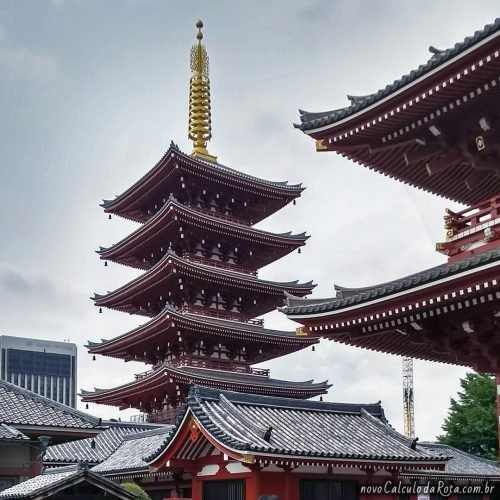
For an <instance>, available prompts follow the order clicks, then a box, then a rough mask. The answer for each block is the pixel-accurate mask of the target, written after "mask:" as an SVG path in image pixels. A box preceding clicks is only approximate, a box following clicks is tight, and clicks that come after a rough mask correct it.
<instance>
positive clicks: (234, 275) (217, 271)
mask: <svg viewBox="0 0 500 500" xmlns="http://www.w3.org/2000/svg"><path fill="white" fill-rule="evenodd" d="M170 261H173V262H175V263H177V264H178V265H179V266H182V267H183V268H186V269H188V270H193V271H204V272H206V273H207V274H211V275H214V276H215V277H218V278H220V279H225V280H228V281H230V282H234V281H237V282H243V283H246V284H248V285H249V286H260V287H271V288H279V289H286V288H288V289H300V290H304V291H305V292H307V293H310V290H311V289H313V288H315V287H316V285H315V284H313V282H312V280H311V281H307V282H305V283H299V281H298V280H293V281H284V282H281V281H269V280H261V279H259V278H257V277H256V276H254V275H252V274H246V273H241V272H238V271H233V270H228V269H221V268H217V267H215V266H212V265H207V264H202V263H200V262H197V261H191V260H188V259H186V258H184V257H179V256H178V255H177V254H176V253H175V252H173V251H172V250H167V252H166V253H165V255H164V256H163V257H162V258H161V259H160V260H159V261H158V262H157V263H156V264H155V265H154V266H153V267H151V268H149V269H148V270H147V271H146V272H145V273H143V274H141V275H140V276H138V277H137V278H135V279H133V280H131V281H129V282H128V283H126V284H125V285H123V286H121V287H119V288H117V289H116V290H113V291H112V292H108V293H106V294H98V293H95V294H94V296H93V297H91V299H92V300H94V301H95V302H97V303H98V304H99V301H100V300H103V299H107V298H109V297H113V296H115V295H118V294H119V293H120V292H122V291H124V290H127V289H128V288H132V287H133V286H134V285H137V284H138V283H142V282H143V281H145V280H146V279H147V278H148V277H149V276H152V275H155V274H157V273H158V271H159V270H160V269H161V268H164V267H166V266H167V265H168V264H169V263H170Z"/></svg>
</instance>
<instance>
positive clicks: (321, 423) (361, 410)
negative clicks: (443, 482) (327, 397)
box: [147, 386, 447, 468]
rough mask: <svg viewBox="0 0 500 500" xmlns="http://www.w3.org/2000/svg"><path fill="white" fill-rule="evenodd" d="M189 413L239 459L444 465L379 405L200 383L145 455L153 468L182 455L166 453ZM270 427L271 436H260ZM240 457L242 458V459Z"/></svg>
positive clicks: (415, 465) (414, 465) (187, 418)
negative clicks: (163, 439)
mask: <svg viewBox="0 0 500 500" xmlns="http://www.w3.org/2000/svg"><path fill="white" fill-rule="evenodd" d="M189 415H193V416H194V418H195V420H196V422H197V423H198V424H199V425H200V427H201V430H202V433H203V434H204V435H206V436H207V437H208V438H209V440H211V442H212V444H214V445H215V446H216V447H218V448H219V449H224V448H226V449H227V450H229V452H232V453H233V454H234V453H235V452H236V454H237V455H239V457H240V460H241V459H244V458H245V457H248V458H250V457H251V458H252V459H253V460H255V459H257V458H259V456H261V457H262V459H265V460H271V459H273V458H274V459H287V458H290V459H293V458H304V459H307V460H309V461H311V462H317V461H322V460H335V461H341V462H349V461H350V462H351V463H352V462H353V461H355V460H361V461H363V462H364V463H366V461H368V460H370V461H377V462H378V461H382V462H383V461H389V462H391V463H394V462H399V463H401V462H403V464H402V467H405V466H407V465H409V464H412V466H413V467H419V466H420V465H421V464H425V466H427V467H429V468H433V467H436V466H437V467H443V466H444V464H445V462H446V460H447V458H445V457H443V456H437V455H436V454H433V453H429V452H428V451H426V450H424V449H421V448H420V447H417V449H416V450H412V449H411V448H410V443H411V439H409V438H407V437H405V436H403V435H401V434H399V433H398V432H396V431H395V430H394V429H393V428H392V427H391V426H390V425H389V424H388V423H387V421H386V419H385V416H384V411H383V409H382V407H381V405H380V403H374V404H350V403H330V402H318V401H298V400H293V399H288V398H280V397H268V396H258V395H252V394H242V393H236V392H231V391H218V390H213V389H208V388H205V387H198V386H194V387H192V388H191V391H190V393H189V397H188V398H187V403H186V407H185V411H184V415H182V416H181V417H180V418H179V421H178V424H177V427H176V429H175V431H174V432H173V433H172V436H171V438H170V440H169V442H167V443H166V444H165V445H164V447H163V449H161V450H159V451H157V452H156V453H154V454H152V455H151V456H149V457H147V460H149V461H150V464H151V465H152V466H153V467H158V466H161V464H162V463H163V462H164V460H165V459H166V458H167V457H168V459H169V460H171V459H175V458H179V459H183V458H184V457H183V456H181V455H179V453H182V449H180V450H181V451H179V452H175V451H173V452H171V453H170V454H169V451H170V448H171V447H172V448H174V447H175V444H176V438H177V436H178V435H180V434H181V433H180V430H181V429H182V428H183V425H184V422H187V421H188V420H189ZM268 429H271V430H272V432H271V435H270V439H269V440H266V439H264V434H265V433H266V431H267V430H268ZM243 461H244V460H243Z"/></svg>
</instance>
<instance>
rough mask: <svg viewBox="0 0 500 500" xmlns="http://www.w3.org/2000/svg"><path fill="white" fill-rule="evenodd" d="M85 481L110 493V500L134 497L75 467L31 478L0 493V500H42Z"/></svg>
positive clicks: (98, 476) (102, 478)
mask: <svg viewBox="0 0 500 500" xmlns="http://www.w3.org/2000/svg"><path fill="white" fill-rule="evenodd" d="M83 481H87V482H89V483H91V484H94V485H96V486H97V487H101V489H103V490H104V491H107V492H110V493H111V496H112V498H121V499H131V500H132V499H133V498H134V496H133V495H132V494H131V493H129V492H128V491H126V490H124V489H123V488H122V487H121V486H120V485H118V484H116V483H114V482H112V481H110V480H108V479H106V478H104V477H101V476H100V475H99V474H96V473H94V472H92V471H89V470H82V469H80V468H78V467H76V466H72V467H64V471H61V470H59V469H51V470H48V471H46V472H44V473H43V474H42V475H40V476H36V477H33V478H31V479H28V480H27V481H24V482H22V483H19V484H16V485H15V486H12V487H11V488H8V489H6V490H4V491H2V492H0V500H7V499H11V498H12V499H14V498H24V499H28V498H44V497H51V496H53V495H55V494H57V492H59V491H61V490H64V489H65V487H70V486H71V485H73V484H78V483H80V482H83Z"/></svg>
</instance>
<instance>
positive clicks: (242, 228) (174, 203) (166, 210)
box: [97, 195, 309, 254]
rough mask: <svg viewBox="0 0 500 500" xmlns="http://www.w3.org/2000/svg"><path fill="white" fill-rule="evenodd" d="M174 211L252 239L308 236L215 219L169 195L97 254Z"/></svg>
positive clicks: (130, 237) (144, 229) (111, 247)
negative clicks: (152, 213) (124, 235)
mask: <svg viewBox="0 0 500 500" xmlns="http://www.w3.org/2000/svg"><path fill="white" fill-rule="evenodd" d="M173 208H174V209H176V211H180V212H181V213H187V214H190V215H192V216H195V217H197V218H199V219H200V220H202V221H206V222H207V223H208V224H211V225H213V224H216V225H217V226H218V227H219V230H226V231H234V232H239V233H240V234H241V233H242V232H244V233H251V234H253V235H254V237H257V238H262V239H267V240H273V239H286V240H303V241H305V240H307V239H309V236H308V235H307V234H306V233H305V231H304V232H302V233H297V234H294V233H292V232H291V231H287V232H285V233H272V232H269V231H264V230H262V229H257V228H255V227H253V226H249V225H246V224H242V223H239V222H236V221H230V222H229V221H226V220H224V219H223V218H220V217H217V215H216V214H210V213H207V212H203V211H201V210H199V209H198V208H197V207H195V206H189V205H186V204H183V203H180V202H179V201H178V200H177V199H176V198H175V197H174V196H173V195H170V197H169V198H168V200H167V202H166V203H165V204H164V205H163V206H162V207H161V208H160V210H158V212H156V214H154V215H153V216H152V217H151V218H150V219H149V220H148V221H147V222H146V223H144V224H143V225H141V226H140V227H138V228H137V229H136V230H135V231H134V232H132V233H130V234H129V235H127V236H126V237H125V238H123V239H122V240H120V241H119V242H118V243H115V244H114V245H112V246H110V247H100V248H99V250H98V252H97V253H99V254H105V253H106V252H110V251H112V250H114V249H116V248H117V247H119V246H124V244H125V243H126V242H128V241H130V240H132V239H133V238H134V237H135V236H137V235H141V234H143V233H144V232H145V231H146V230H147V229H148V228H149V227H150V226H154V225H155V223H156V222H157V220H158V219H161V218H162V217H164V216H165V214H172V215H173V212H172V209H173Z"/></svg>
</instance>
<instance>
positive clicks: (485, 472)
mask: <svg viewBox="0 0 500 500" xmlns="http://www.w3.org/2000/svg"><path fill="white" fill-rule="evenodd" d="M418 447H419V448H424V449H426V450H428V451H430V452H431V453H434V454H436V455H441V456H448V457H451V458H450V460H449V461H448V462H447V463H446V470H445V474H450V475H453V474H455V475H469V476H481V477H497V478H498V479H500V468H499V467H498V464H497V463H496V462H494V461H493V460H486V459H485V458H481V457H476V456H474V455H471V454H469V453H466V452H465V451H461V450H458V449H457V448H454V447H453V446H450V445H448V444H440V443H425V442H424V443H421V444H420V445H419V446H418ZM434 472H435V471H434Z"/></svg>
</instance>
